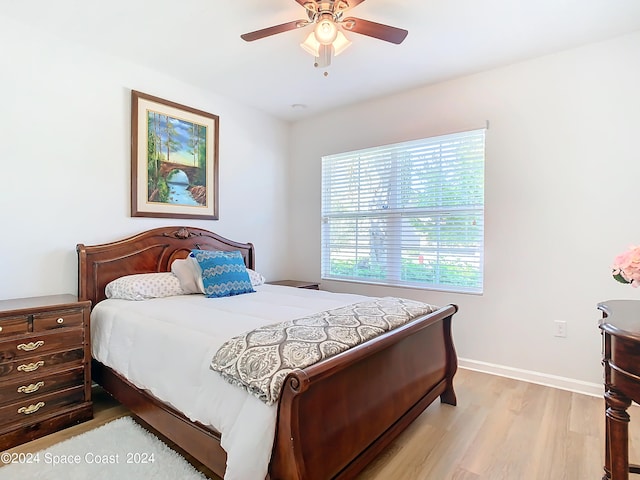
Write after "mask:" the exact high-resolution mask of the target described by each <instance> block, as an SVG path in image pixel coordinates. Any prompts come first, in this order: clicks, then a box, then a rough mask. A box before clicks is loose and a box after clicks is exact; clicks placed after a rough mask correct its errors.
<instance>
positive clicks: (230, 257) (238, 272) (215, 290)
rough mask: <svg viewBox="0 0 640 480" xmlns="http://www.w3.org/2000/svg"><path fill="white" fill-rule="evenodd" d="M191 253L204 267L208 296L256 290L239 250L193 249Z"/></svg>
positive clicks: (205, 291)
mask: <svg viewBox="0 0 640 480" xmlns="http://www.w3.org/2000/svg"><path fill="white" fill-rule="evenodd" d="M191 253H192V255H193V256H194V258H195V259H196V260H197V262H198V265H200V268H201V269H202V282H203V284H204V294H205V295H206V296H207V297H209V298H213V297H229V296H232V295H241V294H243V293H251V292H255V290H254V289H253V286H252V285H251V280H250V279H249V273H248V272H247V267H246V266H245V264H244V260H243V258H242V254H241V253H240V252H239V251H233V252H222V251H217V250H192V251H191Z"/></svg>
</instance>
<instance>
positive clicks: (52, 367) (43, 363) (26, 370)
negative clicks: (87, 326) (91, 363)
mask: <svg viewBox="0 0 640 480" xmlns="http://www.w3.org/2000/svg"><path fill="white" fill-rule="evenodd" d="M83 362H84V348H83V347H79V348H76V349H73V350H65V351H62V352H55V353H50V354H48V355H37V356H34V357H30V358H24V359H20V360H15V361H13V362H7V363H2V364H0V390H4V385H5V384H6V383H7V382H14V381H17V382H19V381H21V380H22V379H24V378H27V379H28V378H31V377H32V376H36V375H45V374H49V373H53V372H54V371H59V370H61V369H67V368H73V367H77V366H82V365H83ZM35 372H37V373H35Z"/></svg>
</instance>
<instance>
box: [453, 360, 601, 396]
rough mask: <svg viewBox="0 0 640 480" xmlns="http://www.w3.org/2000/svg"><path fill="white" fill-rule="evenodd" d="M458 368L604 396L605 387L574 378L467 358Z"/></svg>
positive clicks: (459, 361)
mask: <svg viewBox="0 0 640 480" xmlns="http://www.w3.org/2000/svg"><path fill="white" fill-rule="evenodd" d="M458 366H459V367H460V368H465V369H467V370H475V371H477V372H483V373H490V374H492V375H499V376H501V377H507V378H513V379H515V380H522V381H525V382H530V383H537V384H539V385H545V386H547V387H554V388H560V389H562V390H569V391H571V392H576V393H583V394H585V395H591V396H594V397H603V396H604V385H603V384H598V383H589V382H583V381H582V380H575V379H573V378H566V377H558V376H556V375H549V374H546V373H540V372H533V371H530V370H522V369H520V368H512V367H505V366H504V365H495V364H493V363H486V362H479V361H477V360H469V359H467V358H458Z"/></svg>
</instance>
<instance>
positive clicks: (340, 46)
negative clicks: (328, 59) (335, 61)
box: [333, 31, 351, 57]
mask: <svg viewBox="0 0 640 480" xmlns="http://www.w3.org/2000/svg"><path fill="white" fill-rule="evenodd" d="M349 45H351V41H350V40H349V39H348V38H347V37H345V35H344V33H342V32H341V31H338V35H336V39H335V40H334V41H333V54H334V55H335V56H336V57H337V56H338V55H340V54H341V53H342V52H344V51H345V50H346V49H347V48H348V47H349Z"/></svg>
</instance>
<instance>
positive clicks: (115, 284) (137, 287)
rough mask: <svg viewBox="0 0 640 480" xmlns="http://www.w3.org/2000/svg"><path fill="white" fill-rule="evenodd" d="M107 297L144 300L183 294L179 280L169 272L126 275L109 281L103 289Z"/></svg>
mask: <svg viewBox="0 0 640 480" xmlns="http://www.w3.org/2000/svg"><path fill="white" fill-rule="evenodd" d="M104 293H105V295H106V296H107V298H120V299H123V300H146V299H149V298H161V297H172V296H174V295H184V290H182V286H181V285H180V280H178V277H176V276H175V275H174V274H173V273H171V272H160V273H139V274H136V275H126V276H124V277H120V278H116V279H115V280H113V281H112V282H109V283H108V284H107V286H106V287H105V289H104Z"/></svg>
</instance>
